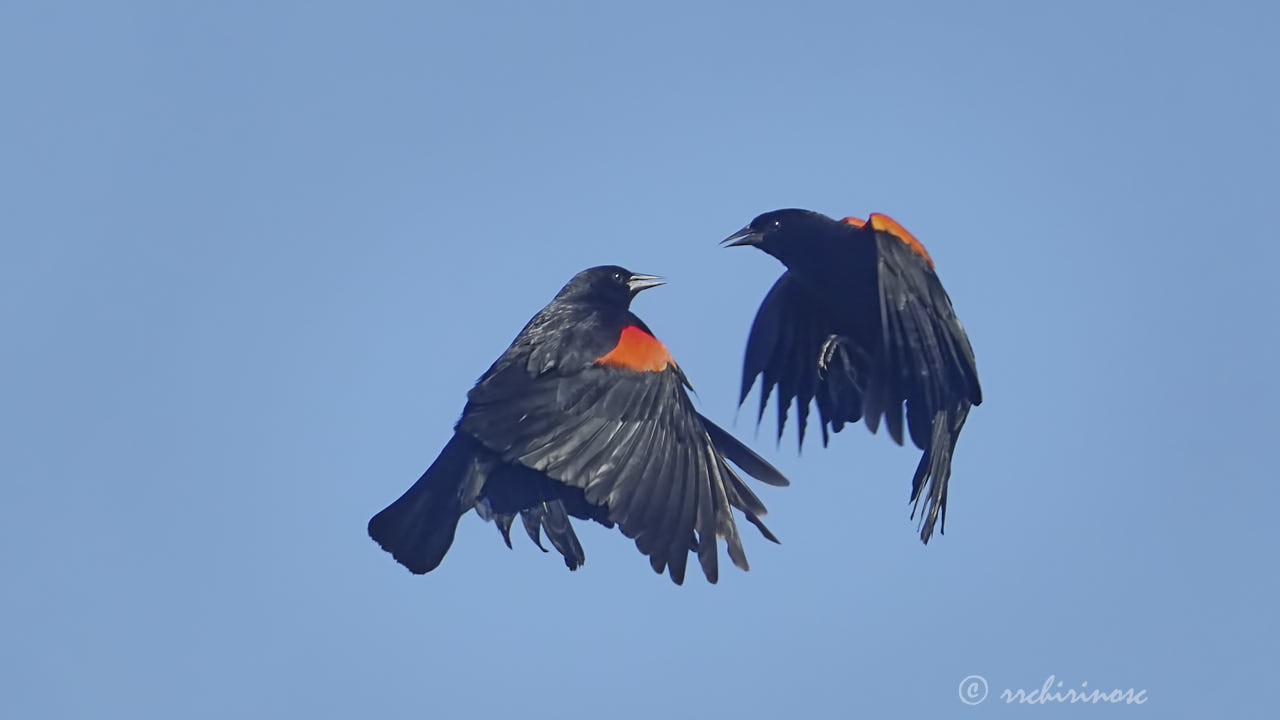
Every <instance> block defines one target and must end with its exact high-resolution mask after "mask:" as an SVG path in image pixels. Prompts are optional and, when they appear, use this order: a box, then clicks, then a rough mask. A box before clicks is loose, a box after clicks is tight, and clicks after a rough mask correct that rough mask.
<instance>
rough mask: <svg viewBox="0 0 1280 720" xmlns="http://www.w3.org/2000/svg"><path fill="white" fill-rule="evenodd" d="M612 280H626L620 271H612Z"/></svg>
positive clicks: (617, 281) (619, 281) (618, 281)
mask: <svg viewBox="0 0 1280 720" xmlns="http://www.w3.org/2000/svg"><path fill="white" fill-rule="evenodd" d="M613 281H614V282H616V283H621V282H626V278H624V277H622V273H620V272H617V271H614V273H613Z"/></svg>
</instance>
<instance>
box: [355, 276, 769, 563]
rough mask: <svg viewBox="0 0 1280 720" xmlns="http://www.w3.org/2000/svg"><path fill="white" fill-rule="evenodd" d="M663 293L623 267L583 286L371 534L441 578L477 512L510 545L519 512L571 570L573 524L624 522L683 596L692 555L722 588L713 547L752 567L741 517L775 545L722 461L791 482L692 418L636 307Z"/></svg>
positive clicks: (539, 323)
mask: <svg viewBox="0 0 1280 720" xmlns="http://www.w3.org/2000/svg"><path fill="white" fill-rule="evenodd" d="M661 284H662V282H661V281H660V280H659V279H658V278H656V277H654V276H652V275H637V274H635V273H632V272H630V271H627V270H624V269H623V268H620V267H616V266H604V267H595V268H591V269H589V270H584V271H582V272H580V273H578V274H577V275H575V276H574V277H573V279H572V280H570V281H569V283H568V284H567V285H565V286H564V288H563V289H561V290H560V292H559V294H557V295H556V297H555V299H553V300H552V301H551V302H550V304H548V305H547V306H546V307H545V308H543V309H542V310H541V311H540V312H539V313H538V314H537V315H534V316H533V319H532V320H530V321H529V324H527V325H525V327H524V329H523V330H521V331H520V334H519V335H517V336H516V339H515V340H514V341H513V342H512V343H511V346H510V347H509V348H507V350H506V352H504V353H503V354H502V356H501V357H499V358H498V360H497V361H496V362H494V363H493V365H492V366H491V367H490V368H489V370H488V371H487V372H485V374H484V375H483V376H481V378H480V380H479V381H478V382H477V383H476V385H475V387H474V388H472V389H471V392H469V393H468V394H467V404H466V407H465V408H464V409H463V411H462V417H461V419H459V420H458V423H457V425H455V426H454V435H453V439H452V440H450V441H449V443H448V444H447V445H446V446H445V448H444V450H443V451H442V452H441V453H440V457H438V458H436V461H435V462H434V463H432V464H431V467H429V468H427V471H426V472H425V473H423V475H422V477H421V478H419V479H418V482H416V483H414V485H413V487H411V488H409V490H408V491H407V492H406V493H405V494H404V495H402V496H401V497H400V499H399V500H396V501H395V502H394V503H392V504H391V505H389V506H388V507H387V508H386V509H384V510H383V511H382V512H380V513H378V514H377V515H374V516H373V519H371V520H370V521H369V535H370V537H372V538H373V539H374V540H376V541H377V542H378V544H379V545H381V546H382V549H384V550H386V551H387V552H389V553H391V554H392V555H393V556H394V557H395V559H396V560H397V561H399V562H400V564H402V565H404V566H405V567H407V568H409V570H410V571H412V572H414V573H425V572H429V571H431V570H432V569H434V568H435V567H436V566H437V565H439V564H440V561H441V560H442V559H443V558H444V555H445V553H446V552H448V550H449V546H450V545H451V544H452V543H453V534H454V531H455V530H456V529H457V526H458V520H459V519H460V518H461V517H462V515H463V514H464V513H466V511H467V510H469V509H471V508H472V507H474V508H475V509H476V511H477V512H478V513H479V514H480V516H481V517H483V518H485V519H486V520H488V519H492V520H494V522H495V524H497V526H498V529H499V531H501V533H502V538H503V540H505V541H506V543H507V546H508V547H510V546H511V535H510V532H511V524H512V522H513V521H514V520H515V516H516V514H517V513H519V514H520V516H521V518H522V520H523V523H524V527H525V530H526V531H527V532H528V533H529V537H530V538H532V539H533V541H534V542H535V543H537V545H538V547H542V542H541V538H540V535H541V532H542V531H545V532H546V534H547V538H548V539H549V540H550V541H551V544H552V546H554V547H555V548H556V550H558V551H560V553H561V554H562V555H564V561H565V564H566V565H568V567H569V569H570V570H575V569H577V567H578V566H579V565H581V564H582V563H583V561H584V560H585V557H584V555H583V552H582V546H581V545H580V544H579V543H578V538H577V536H576V535H575V534H574V531H573V527H572V525H571V524H570V521H569V516H573V517H577V518H582V519H589V520H595V521H596V522H599V523H601V524H602V525H604V526H605V527H613V526H614V525H615V524H616V525H617V526H618V527H619V528H620V529H621V530H622V533H623V534H624V535H626V536H627V537H629V538H633V539H634V540H635V542H636V547H637V548H639V549H640V552H642V553H644V554H645V555H648V556H649V564H650V565H651V566H652V567H653V569H654V570H655V571H656V572H658V573H661V572H662V571H663V570H664V569H666V570H667V571H668V572H669V573H670V575H671V579H672V580H674V581H675V582H676V584H680V583H682V582H684V572H685V564H686V561H687V560H688V554H689V552H690V551H696V552H697V553H698V560H699V562H700V563H701V564H702V571H703V573H705V574H706V576H707V580H709V581H711V582H713V583H714V582H716V579H717V578H718V576H719V570H718V560H717V558H718V553H717V550H716V538H724V539H725V540H726V541H727V544H728V547H729V557H730V558H732V560H733V564H734V565H737V566H738V567H740V568H742V569H743V570H746V569H747V558H746V555H745V554H744V553H743V550H742V542H741V540H739V538H738V529H737V526H736V525H735V524H734V520H733V515H732V513H731V511H730V509H729V508H730V507H735V508H737V509H738V510H740V511H742V513H743V514H744V515H746V517H747V519H748V520H750V521H751V522H752V523H754V524H755V525H756V527H758V528H759V529H760V532H761V533H763V534H764V536H765V537H766V538H768V539H769V540H772V541H774V542H777V538H775V537H774V536H773V534H772V533H770V532H769V530H768V528H766V527H765V526H764V524H763V523H762V522H761V521H760V516H762V515H764V514H765V507H764V505H763V504H762V503H761V502H760V500H759V499H758V498H757V497H756V496H755V495H754V494H753V493H752V492H751V491H750V490H749V489H748V488H747V487H746V485H744V484H743V483H742V480H741V479H740V478H739V477H738V475H737V473H735V472H734V471H733V469H732V468H730V467H729V465H728V464H727V463H726V462H725V460H726V458H727V459H728V460H732V461H733V462H734V463H735V464H736V465H737V466H738V467H740V468H742V469H743V470H744V471H746V472H747V473H748V474H749V475H751V476H753V477H755V478H756V479H758V480H760V481H762V482H765V483H768V484H770V485H786V484H787V479H786V478H785V477H783V476H782V474H781V473H779V472H778V471H777V470H776V469H775V468H774V467H773V466H772V465H770V464H769V463H767V462H765V461H764V459H762V458H761V457H760V456H759V455H756V454H755V453H754V452H752V451H751V450H750V449H749V448H747V446H745V445H743V444H742V443H740V442H738V441H737V440H735V439H734V438H733V437H731V436H730V435H729V433H727V432H725V431H724V430H722V429H721V428H719V427H718V426H716V425H715V424H714V423H712V422H711V421H710V420H707V419H706V418H704V417H702V415H700V414H699V413H698V412H697V411H696V410H694V409H693V405H692V403H691V402H690V400H689V396H688V394H686V392H685V388H686V387H690V386H689V382H688V380H687V379H686V378H685V376H684V373H683V372H681V370H680V368H679V367H678V366H677V365H676V363H675V361H674V360H672V359H671V355H670V354H669V353H668V352H667V349H666V347H664V346H663V345H662V343H661V342H659V341H658V340H657V339H656V338H654V336H653V333H652V332H650V330H649V328H648V327H647V326H646V325H645V324H644V323H643V322H642V321H641V320H640V318H638V317H636V316H635V315H633V314H632V313H631V312H630V310H629V309H628V308H629V307H630V305H631V299H632V298H633V297H635V295H636V293H638V292H640V291H641V290H644V289H646V288H650V287H654V286H656V285H661ZM543 550H544V551H545V548H543Z"/></svg>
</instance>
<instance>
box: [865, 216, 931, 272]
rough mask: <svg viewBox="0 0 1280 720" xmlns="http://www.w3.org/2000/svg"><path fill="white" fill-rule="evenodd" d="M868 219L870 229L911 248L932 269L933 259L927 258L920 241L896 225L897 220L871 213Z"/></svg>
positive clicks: (927, 253)
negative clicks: (885, 234) (885, 233)
mask: <svg viewBox="0 0 1280 720" xmlns="http://www.w3.org/2000/svg"><path fill="white" fill-rule="evenodd" d="M868 219H869V220H870V222H871V227H872V228H874V229H875V230H878V231H880V232H887V233H889V234H890V235H892V236H894V237H896V238H898V239H899V240H901V241H902V242H904V243H906V245H907V247H909V248H911V249H912V251H914V252H915V254H917V255H919V256H920V257H922V258H924V261H925V262H927V263H929V267H933V258H931V257H929V251H928V250H925V249H924V245H922V244H920V241H919V240H917V239H916V236H915V235H912V234H911V233H909V232H907V229H906V228H904V227H902V225H900V224H898V221H897V220H894V219H893V218H891V217H889V216H888V215H885V214H884V213H871V216H870V218H868Z"/></svg>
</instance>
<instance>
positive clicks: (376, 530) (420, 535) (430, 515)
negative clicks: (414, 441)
mask: <svg viewBox="0 0 1280 720" xmlns="http://www.w3.org/2000/svg"><path fill="white" fill-rule="evenodd" d="M488 464H489V463H487V462H486V459H485V453H484V451H483V448H482V447H481V446H480V444H479V443H478V442H476V441H475V440H474V439H472V438H470V437H468V436H466V435H464V434H462V433H454V436H453V439H451V440H450V441H449V444H447V445H445V446H444V450H442V451H441V452H440V457H437V458H436V461H435V462H433V463H431V467H429V468H427V471H426V472H424V473H423V474H422V477H420V478H418V481H417V482H416V483H414V484H413V487H411V488H409V489H408V490H406V491H405V493H404V495H401V496H400V499H398V500H396V501H395V502H393V503H391V504H390V505H388V506H387V507H386V508H385V509H383V510H382V512H380V513H378V514H377V515H374V516H373V518H372V519H370V520H369V537H371V538H373V539H374V541H376V542H377V543H378V544H379V545H381V546H382V549H383V550H386V551H387V552H389V553H391V555H392V557H394V558H395V559H396V561H397V562H399V563H400V564H401V565H404V566H405V567H407V568H409V571H410V572H413V573H414V574H418V575H420V574H422V573H426V572H430V571H432V570H434V569H435V568H436V566H438V565H439V564H440V561H441V560H443V559H444V556H445V553H447V552H449V546H450V545H452V544H453V534H454V532H455V531H456V530H457V528H458V520H459V519H461V517H462V515H463V514H464V513H466V512H467V511H468V510H470V509H471V508H472V507H473V506H474V505H475V503H476V498H477V497H478V496H479V495H480V491H481V489H482V488H483V486H484V481H485V477H486V475H487V474H488V470H489V468H488Z"/></svg>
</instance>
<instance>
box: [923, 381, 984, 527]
mask: <svg viewBox="0 0 1280 720" xmlns="http://www.w3.org/2000/svg"><path fill="white" fill-rule="evenodd" d="M969 407H970V405H969V403H968V402H963V401H962V402H961V403H960V404H959V405H958V406H956V407H955V408H954V409H952V410H950V411H947V410H939V411H938V412H937V413H935V414H934V418H933V434H932V437H931V438H930V440H929V447H928V449H926V450H925V451H924V455H923V456H922V457H921V458H920V464H919V465H917V466H916V474H915V477H913V478H912V479H911V503H912V506H911V518H912V519H913V520H914V519H915V517H916V510H918V509H919V508H920V500H921V497H923V498H924V512H923V513H921V515H920V540H921V541H922V542H924V543H926V544H928V542H929V538H931V537H933V528H934V526H935V525H937V524H938V521H939V519H941V521H942V524H941V527H940V528H939V531H940V532H942V533H945V532H946V530H947V481H948V480H950V479H951V456H952V453H953V452H955V448H956V440H957V439H959V437H960V430H961V429H962V428H963V427H964V422H965V420H966V419H968V417H969Z"/></svg>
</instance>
